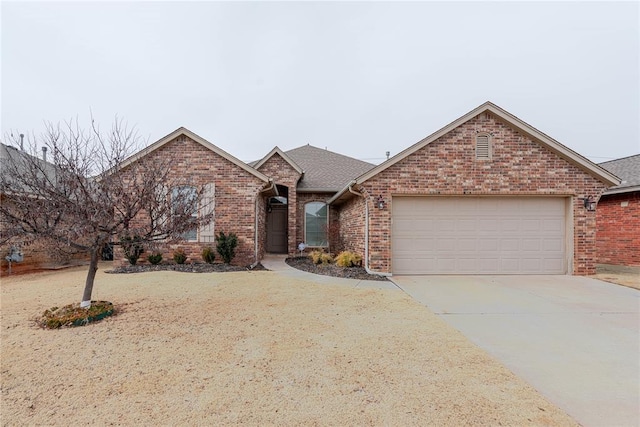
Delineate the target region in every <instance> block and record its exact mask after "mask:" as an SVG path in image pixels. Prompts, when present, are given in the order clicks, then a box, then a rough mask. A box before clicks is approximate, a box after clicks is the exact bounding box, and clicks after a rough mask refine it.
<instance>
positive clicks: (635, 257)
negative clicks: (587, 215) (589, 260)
mask: <svg viewBox="0 0 640 427" xmlns="http://www.w3.org/2000/svg"><path fill="white" fill-rule="evenodd" d="M596 217H597V224H598V225H597V231H596V233H597V242H598V243H597V262H598V263H600V264H612V265H624V266H640V192H637V191H636V192H630V193H622V194H611V195H604V196H602V197H601V198H600V200H599V201H598V207H597V209H596Z"/></svg>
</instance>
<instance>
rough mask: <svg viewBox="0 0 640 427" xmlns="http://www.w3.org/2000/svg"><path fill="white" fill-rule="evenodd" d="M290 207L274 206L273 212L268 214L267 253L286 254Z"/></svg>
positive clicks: (272, 207)
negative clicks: (288, 208)
mask: <svg viewBox="0 0 640 427" xmlns="http://www.w3.org/2000/svg"><path fill="white" fill-rule="evenodd" d="M287 207H288V205H275V204H274V205H272V206H271V212H267V252H270V253H275V254H286V253H287V252H288V251H287V241H288V239H287V237H288V235H287V229H288V215H287Z"/></svg>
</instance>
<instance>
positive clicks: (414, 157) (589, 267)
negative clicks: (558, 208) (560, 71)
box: [344, 112, 606, 275]
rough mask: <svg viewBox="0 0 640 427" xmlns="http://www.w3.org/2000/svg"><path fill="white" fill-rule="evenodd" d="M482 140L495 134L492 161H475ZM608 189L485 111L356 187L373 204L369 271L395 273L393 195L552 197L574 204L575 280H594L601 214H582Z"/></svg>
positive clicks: (351, 216) (352, 215)
mask: <svg viewBox="0 0 640 427" xmlns="http://www.w3.org/2000/svg"><path fill="white" fill-rule="evenodd" d="M478 133H487V134H490V135H491V137H490V141H491V151H492V156H491V159H489V160H476V156H475V140H476V135H477V134H478ZM605 188H606V186H605V184H603V183H602V182H600V181H599V180H597V179H596V178H594V177H593V176H591V175H590V174H588V173H587V172H584V171H583V170H582V169H580V168H578V167H577V166H575V165H573V164H572V163H570V162H568V161H566V160H564V159H563V158H561V157H559V156H558V155H556V154H555V153H553V152H552V151H551V150H549V149H547V148H546V147H545V146H543V145H542V144H540V143H538V142H536V141H533V140H532V139H531V138H530V137H529V136H528V135H526V134H524V133H522V132H519V131H517V130H516V129H514V128H513V127H511V126H508V125H507V124H505V123H503V122H502V121H500V120H499V119H498V118H496V117H495V116H494V115H493V114H491V113H489V112H485V113H482V114H479V115H478V116H476V117H474V118H472V119H470V120H468V121H467V122H465V123H463V124H462V125H460V126H458V127H456V128H454V129H453V130H451V131H450V132H448V133H446V134H445V135H443V136H441V137H440V138H438V139H436V140H435V141H433V142H431V143H430V144H428V145H426V146H424V147H422V148H421V149H419V150H418V151H416V152H414V153H413V154H411V155H409V156H408V157H406V158H404V159H402V160H400V161H399V162H398V163H396V164H394V165H392V166H390V167H389V168H387V169H385V170H383V171H382V172H380V173H378V174H377V175H375V176H373V177H372V178H370V179H368V180H367V181H365V182H364V183H362V184H361V185H360V186H359V187H358V188H357V189H358V190H359V191H361V192H362V193H363V194H364V195H365V196H366V197H367V201H368V203H369V266H370V268H371V269H372V270H375V271H379V272H387V273H388V272H391V271H392V265H391V211H392V196H394V195H456V196H465V195H474V196H478V195H492V196H499V195H505V196H506V195H520V196H523V195H538V196H540V195H546V196H565V197H570V198H572V201H573V206H572V212H571V215H572V217H573V221H572V223H573V236H574V240H573V252H574V255H573V268H572V271H570V273H573V274H577V275H587V274H593V273H594V272H595V262H594V261H595V251H596V242H595V230H596V228H595V226H596V223H595V222H596V215H595V212H588V211H587V210H586V209H585V208H584V206H583V202H582V200H581V198H582V197H584V196H585V195H595V196H598V195H599V194H601V193H602V192H603V191H604V190H605ZM379 195H381V196H382V197H383V199H384V201H385V202H386V206H385V208H384V209H377V208H374V206H373V203H374V202H373V201H374V199H375V198H377V197H378V196H379ZM346 208H349V206H347V207H346ZM356 215H357V214H356V213H355V212H354V213H352V214H345V215H344V218H349V219H350V220H355V216H356ZM362 215H364V214H362ZM568 243H569V242H568Z"/></svg>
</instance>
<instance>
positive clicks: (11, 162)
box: [0, 142, 57, 192]
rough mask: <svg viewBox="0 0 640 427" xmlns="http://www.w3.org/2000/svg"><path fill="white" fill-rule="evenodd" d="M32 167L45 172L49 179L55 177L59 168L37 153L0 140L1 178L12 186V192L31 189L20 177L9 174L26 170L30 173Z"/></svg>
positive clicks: (4, 182)
mask: <svg viewBox="0 0 640 427" xmlns="http://www.w3.org/2000/svg"><path fill="white" fill-rule="evenodd" d="M31 167H34V168H37V169H38V170H39V171H41V172H44V173H45V174H46V175H47V177H48V178H49V179H55V176H56V171H57V168H56V166H55V165H54V164H53V163H51V162H48V161H45V160H43V159H41V158H40V157H38V156H37V155H35V153H30V152H27V151H25V150H21V149H18V148H16V147H14V146H11V145H6V144H4V143H2V142H0V174H2V177H1V178H0V180H1V181H2V182H3V184H5V185H7V186H9V187H11V192H19V191H23V192H24V191H29V190H28V189H27V188H25V184H24V183H20V182H19V181H20V180H19V179H15V178H14V177H11V176H8V174H9V173H11V172H14V173H20V174H22V173H24V172H27V173H29V169H30V168H31ZM20 187H21V188H20Z"/></svg>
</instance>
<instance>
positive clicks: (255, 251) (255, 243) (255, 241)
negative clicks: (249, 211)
mask: <svg viewBox="0 0 640 427" xmlns="http://www.w3.org/2000/svg"><path fill="white" fill-rule="evenodd" d="M269 182H270V183H271V185H270V186H269V187H267V188H263V189H262V190H260V192H259V193H258V194H257V195H256V201H255V206H256V213H255V216H256V218H255V225H254V227H253V229H254V237H253V256H254V259H255V261H254V263H253V264H251V265H250V266H249V268H250V269H251V270H253V269H254V268H256V266H257V265H258V264H259V263H260V260H259V259H258V238H259V233H258V215H260V213H259V212H258V197H260V195H261V194H262V193H266V192H267V191H271V190H273V189H275V190H276V194H278V189H277V188H276V183H275V181H274V180H273V179H271V178H269Z"/></svg>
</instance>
